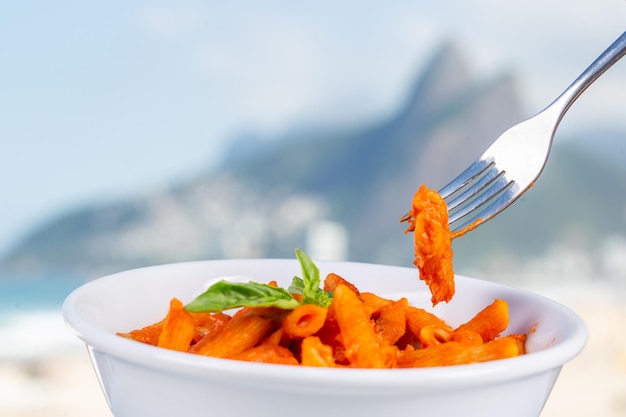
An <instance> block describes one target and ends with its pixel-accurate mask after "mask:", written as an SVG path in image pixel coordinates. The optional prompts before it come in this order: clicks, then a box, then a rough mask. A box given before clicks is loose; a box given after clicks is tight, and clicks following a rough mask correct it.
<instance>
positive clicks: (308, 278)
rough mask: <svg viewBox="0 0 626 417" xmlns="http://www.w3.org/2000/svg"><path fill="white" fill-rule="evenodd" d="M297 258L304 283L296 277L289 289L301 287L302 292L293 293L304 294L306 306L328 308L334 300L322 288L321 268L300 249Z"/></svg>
mask: <svg viewBox="0 0 626 417" xmlns="http://www.w3.org/2000/svg"><path fill="white" fill-rule="evenodd" d="M296 258H298V262H299V263H300V269H301V270H302V280H301V281H302V282H300V280H299V279H298V277H294V279H293V282H292V284H291V286H290V287H289V289H290V290H291V289H292V287H293V289H295V290H299V289H300V287H301V292H296V291H292V292H294V293H296V294H302V302H303V303H305V304H317V305H319V306H322V307H328V306H329V305H330V303H331V301H332V299H331V297H330V296H329V294H328V293H326V292H325V291H324V290H322V289H321V288H320V282H321V280H320V270H319V268H318V267H317V265H315V263H314V262H313V261H312V260H311V258H309V256H308V255H307V254H306V253H304V252H302V251H301V250H300V249H296Z"/></svg>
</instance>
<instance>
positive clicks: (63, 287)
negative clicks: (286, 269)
mask: <svg viewBox="0 0 626 417" xmlns="http://www.w3.org/2000/svg"><path fill="white" fill-rule="evenodd" d="M624 30H626V4H625V3H624V1H622V0H593V1H592V0H586V1H583V0H576V1H565V0H554V1H551V2H544V1H540V0H529V1H526V2H523V3H507V2H495V1H478V0H470V1H463V2H461V1H457V2H423V1H413V2H409V1H392V2H388V3H385V4H382V3H380V2H371V1H358V2H357V1H353V0H348V1H343V2H330V1H326V0H322V1H318V2H312V3H301V4H293V2H287V1H268V2H257V3H255V2H252V1H237V2H230V3H228V2H227V3H224V2H213V1H205V2H200V1H187V0H185V1H181V2H176V4H173V3H168V2H160V1H157V2H146V1H135V2H121V1H112V2H106V3H100V4H98V3H84V2H78V1H60V2H53V3H50V2H39V1H31V0H26V1H21V2H3V3H2V4H0V115H1V116H0V189H2V190H3V197H2V199H1V203H0V341H2V343H0V415H2V416H11V417H27V416H28V417H32V416H44V415H45V416H53V417H54V416H64V417H72V416H85V415H89V416H92V417H100V416H103V417H110V416H111V413H110V411H109V410H108V408H107V405H106V402H105V400H104V397H103V396H102V394H101V392H100V388H99V386H98V383H97V380H96V377H95V374H94V373H93V370H92V369H91V365H90V363H89V360H88V356H87V352H86V350H85V349H84V347H83V346H82V344H81V342H80V341H79V340H78V339H77V338H75V337H74V335H73V334H71V333H70V331H69V330H68V329H67V328H66V327H65V326H64V323H63V320H62V317H61V312H60V311H61V305H62V302H63V300H64V298H65V297H66V296H67V295H68V294H69V293H70V292H71V291H72V290H73V289H74V288H76V287H77V286H79V285H80V284H81V283H83V282H86V281H89V280H91V279H94V278H97V277H99V276H102V275H105V274H109V273H114V272H117V271H120V270H123V269H128V268H135V267H141V266H148V265H153V264H159V263H166V262H180V261H192V260H198V259H216V258H241V257H291V256H293V250H294V249H295V248H296V247H300V248H303V249H305V250H306V251H307V252H308V253H309V254H310V255H311V256H312V257H313V258H316V259H342V260H352V261H363V262H379V263H386V264H397V265H404V266H410V265H411V255H412V248H411V241H410V239H408V238H407V237H406V236H404V235H403V228H402V226H401V225H400V224H399V222H398V220H399V218H400V217H401V215H402V214H403V213H404V212H406V210H407V208H408V205H409V204H410V200H411V197H412V195H413V192H414V191H415V190H416V189H417V187H418V186H419V185H420V184H421V183H426V184H427V185H429V186H431V187H432V188H437V187H439V186H441V185H443V184H445V183H446V182H447V181H448V180H449V179H451V178H452V176H454V175H456V174H457V173H458V172H459V171H460V170H461V169H462V168H464V167H465V166H466V165H467V163H468V162H469V161H472V160H473V159H475V158H476V156H478V155H479V154H480V153H482V151H483V150H484V148H486V146H487V145H488V144H489V143H490V142H491V141H492V140H494V139H495V138H496V137H497V136H498V134H499V133H501V132H502V131H504V130H505V129H506V128H507V127H509V126H511V125H513V124H515V123H517V122H519V121H521V120H523V119H525V118H528V117H530V116H532V115H533V114H534V113H536V112H538V111H539V110H541V109H542V108H543V107H545V106H546V105H547V104H549V102H550V101H552V100H553V99H554V98H556V97H557V96H558V94H560V92H561V91H562V90H563V89H564V88H565V87H566V86H567V85H568V84H569V83H570V82H571V81H573V80H574V78H575V77H577V76H578V75H579V74H580V73H581V72H582V71H583V70H584V69H585V68H586V67H587V66H588V65H589V64H590V63H591V61H592V60H593V59H595V58H596V57H597V56H598V55H599V54H600V52H602V51H603V50H604V49H605V48H606V47H607V46H608V45H609V44H610V43H611V42H613V41H614V40H615V39H616V38H617V37H618V36H619V35H620V34H621V33H623V32H624ZM625 108H626V60H625V61H624V62H619V63H617V64H616V65H615V67H614V68H612V69H610V70H609V71H608V72H607V73H606V74H605V75H604V76H603V77H602V78H601V79H600V80H598V81H597V82H596V83H595V84H594V85H593V86H592V87H591V88H590V89H589V90H588V91H587V92H585V94H584V95H583V96H582V97H581V98H580V99H579V100H578V101H577V102H576V103H575V104H574V106H573V107H572V108H571V110H570V111H569V112H568V114H567V115H566V116H565V118H564V120H563V122H562V123H561V127H560V129H559V130H558V132H557V135H556V138H555V147H554V149H553V152H552V155H551V157H550V160H549V161H548V164H547V166H546V169H545V172H544V174H543V175H542V177H541V178H540V179H539V180H538V181H537V184H536V186H535V187H534V188H533V189H532V190H531V191H530V192H529V193H527V195H526V196H524V197H523V198H522V199H521V200H520V201H519V203H516V205H515V206H513V207H511V208H510V209H507V211H505V212H504V213H503V214H501V215H500V216H499V217H498V218H497V219H494V220H493V221H491V222H489V223H487V224H485V225H484V226H481V228H479V229H478V230H476V231H475V232H472V233H470V234H468V235H467V236H464V237H462V238H461V239H458V241H455V244H454V245H455V246H454V249H455V262H456V268H457V272H458V273H460V274H464V275H470V276H476V277H480V278H485V279H490V280H494V281H499V282H503V283H506V284H510V285H515V286H518V287H524V288H528V289H530V290H532V291H536V292H539V293H541V294H543V295H545V296H546V297H549V298H552V299H555V300H557V301H559V302H562V303H563V304H564V305H566V306H568V307H569V308H571V309H573V310H574V311H576V312H578V313H579V314H580V315H581V316H582V317H583V318H584V319H585V320H586V322H587V324H588V326H589V331H590V339H589V343H588V346H587V347H586V349H585V350H584V351H583V353H582V354H581V355H580V356H579V357H578V358H576V359H574V360H573V361H572V362H571V363H568V364H566V366H565V367H564V369H563V371H562V374H561V377H560V378H559V380H558V382H557V385H556V386H555V388H554V391H553V394H552V396H551V397H550V399H549V400H548V403H547V405H546V408H545V410H544V412H543V414H542V416H563V415H567V416H570V417H575V416H589V415H594V416H601V417H612V416H626V336H625V335H624V333H623V332H622V331H621V329H622V328H623V323H624V322H626V303H625V302H624V294H626V117H625V116H626V111H625V110H624V109H625Z"/></svg>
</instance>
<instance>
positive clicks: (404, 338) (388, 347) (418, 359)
mask: <svg viewBox="0 0 626 417" xmlns="http://www.w3.org/2000/svg"><path fill="white" fill-rule="evenodd" d="M270 285H272V286H275V283H270ZM324 291H325V292H329V293H332V295H333V298H332V302H331V304H330V305H329V306H328V307H322V306H319V305H316V304H300V305H298V306H296V307H295V308H293V309H292V310H284V309H280V308H277V307H243V308H241V309H239V310H238V311H236V312H235V313H233V314H232V315H230V314H225V313H224V312H216V313H212V312H204V313H195V312H189V311H187V310H186V309H185V307H184V306H183V304H182V302H181V301H180V300H177V299H175V298H174V299H172V300H171V303H170V307H169V311H168V313H167V316H166V317H165V319H163V320H162V321H160V322H159V323H156V324H153V325H151V326H147V327H145V328H142V329H138V330H134V331H131V332H129V333H119V335H120V336H124V337H127V338H130V339H133V340H137V341H139V342H143V343H147V344H151V345H155V346H159V347H162V348H167V349H173V350H177V351H183V352H190V353H194V354H198V355H206V356H211V357H217V358H226V359H235V360H242V361H252V362H263V363H272V364H287V365H303V366H317V367H332V368H412V367H432V366H447V365H459V364H467V363H474V362H485V361H490V360H495V359H504V358H509V357H513V356H518V355H521V354H523V353H524V341H525V335H522V334H514V335H507V336H501V334H502V332H503V331H504V330H505V329H506V327H507V325H508V322H509V316H508V305H507V303H506V302H505V301H504V300H498V299H497V300H495V301H494V302H493V303H492V304H490V305H488V306H487V307H485V308H484V309H483V310H482V311H480V312H478V313H477V314H476V315H474V316H473V317H472V318H471V319H470V320H468V321H467V322H466V323H465V324H462V325H460V326H458V327H456V328H452V327H451V326H449V325H448V324H446V323H445V322H444V321H443V320H441V319H440V318H438V317H437V316H435V315H434V314H432V313H430V312H427V311H426V310H423V309H421V308H418V307H414V306H411V305H409V303H408V301H407V299H406V298H401V299H399V300H390V299H385V298H382V297H379V296H378V295H376V294H373V293H371V292H360V291H359V290H358V289H357V288H356V287H355V286H354V285H353V284H352V283H350V282H348V281H346V280H345V279H344V278H342V277H340V276H338V275H336V274H332V273H331V274H329V275H328V276H327V277H326V278H325V279H324Z"/></svg>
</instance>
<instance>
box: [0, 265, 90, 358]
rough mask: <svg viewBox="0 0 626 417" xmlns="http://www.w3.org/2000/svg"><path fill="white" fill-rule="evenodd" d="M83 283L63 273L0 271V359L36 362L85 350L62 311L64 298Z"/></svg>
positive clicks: (82, 279) (78, 278)
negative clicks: (22, 273)
mask: <svg viewBox="0 0 626 417" xmlns="http://www.w3.org/2000/svg"><path fill="white" fill-rule="evenodd" d="M84 282H85V279H84V278H81V277H78V276H74V275H72V274H67V273H61V272H54V273H52V272H49V273H45V274H40V275H37V276H23V275H10V274H7V273H5V272H3V273H0V361H12V360H25V361H37V360H41V359H44V358H46V357H50V356H53V355H58V354H65V353H68V354H71V353H74V352H76V351H78V350H80V349H84V345H83V344H82V342H81V341H80V340H79V339H78V338H77V337H76V336H75V335H74V334H73V333H72V332H71V331H70V330H69V328H68V327H67V326H66V325H65V322H64V321H63V316H62V313H61V308H62V306H63V301H64V300H65V298H66V297H67V296H68V295H69V294H70V293H71V292H72V291H73V290H74V289H76V288H78V287H79V286H80V285H82V284H83V283H84Z"/></svg>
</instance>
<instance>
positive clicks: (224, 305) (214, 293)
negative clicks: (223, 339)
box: [185, 280, 300, 312]
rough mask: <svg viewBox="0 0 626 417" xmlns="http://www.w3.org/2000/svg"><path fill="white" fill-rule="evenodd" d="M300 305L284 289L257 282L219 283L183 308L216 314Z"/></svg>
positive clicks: (288, 308) (285, 308)
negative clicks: (243, 309)
mask: <svg viewBox="0 0 626 417" xmlns="http://www.w3.org/2000/svg"><path fill="white" fill-rule="evenodd" d="M299 304H300V303H299V302H298V300H296V299H295V298H293V296H292V295H291V294H290V293H289V291H287V290H285V289H284V288H276V287H272V286H270V285H267V284H259V283H257V282H252V281H250V282H230V281H224V280H222V281H219V282H217V283H215V284H213V285H212V286H211V287H210V288H209V289H208V290H206V291H205V292H204V293H202V294H200V295H199V296H197V297H196V298H195V300H193V301H192V302H190V303H189V304H187V305H186V306H185V309H186V310H187V311H192V312H218V311H223V310H228V309H231V308H237V307H278V308H281V309H284V310H291V309H293V308H295V307H296V306H298V305H299Z"/></svg>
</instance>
